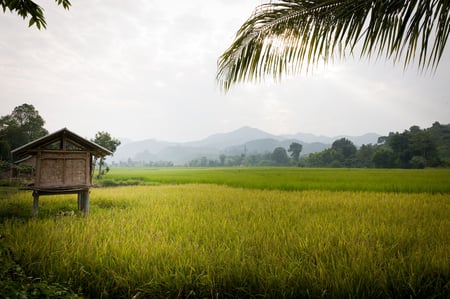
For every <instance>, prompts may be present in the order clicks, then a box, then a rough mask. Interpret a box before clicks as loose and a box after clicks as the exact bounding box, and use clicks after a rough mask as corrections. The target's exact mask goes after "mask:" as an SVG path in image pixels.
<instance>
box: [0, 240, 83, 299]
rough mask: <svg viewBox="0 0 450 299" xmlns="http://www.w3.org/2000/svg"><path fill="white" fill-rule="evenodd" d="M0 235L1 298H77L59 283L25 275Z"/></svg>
mask: <svg viewBox="0 0 450 299" xmlns="http://www.w3.org/2000/svg"><path fill="white" fill-rule="evenodd" d="M4 238H5V236H4V235H0V265H2V266H1V268H0V297H1V298H30V299H31V298H79V297H78V295H77V294H75V293H74V292H73V291H71V290H70V289H69V288H68V287H65V286H63V285H61V284H59V283H56V282H53V283H49V282H47V281H45V280H42V279H40V278H36V277H31V276H27V275H26V274H25V271H24V270H23V269H22V267H21V266H20V265H19V264H17V263H16V262H15V261H14V256H13V253H12V252H11V251H10V250H8V248H7V247H6V245H5V243H6V241H5V240H4Z"/></svg>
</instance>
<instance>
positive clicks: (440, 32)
mask: <svg viewBox="0 0 450 299" xmlns="http://www.w3.org/2000/svg"><path fill="white" fill-rule="evenodd" d="M449 16H450V2H449V1H448V0H421V1H417V0H414V1H408V0H278V1H270V2H269V3H266V4H262V5H260V6H258V7H257V8H256V10H255V11H254V13H253V14H252V16H251V17H250V18H249V19H248V20H247V21H246V22H245V23H244V24H243V25H242V26H241V28H240V29H239V31H238V32H237V34H236V38H235V40H234V42H233V43H232V44H231V46H230V47H229V48H228V49H227V50H226V51H225V52H224V53H223V54H222V55H221V56H220V58H219V60H218V70H217V77H216V78H217V81H218V83H219V85H220V86H221V87H222V88H223V89H224V90H228V89H229V88H230V86H231V85H232V84H235V83H239V82H243V81H260V80H261V79H263V78H264V77H266V76H272V77H273V78H274V79H275V80H278V79H280V78H281V77H282V75H285V74H291V73H299V72H300V71H302V69H304V68H306V69H308V68H310V67H311V66H313V65H317V64H318V62H319V61H321V60H323V61H324V62H325V63H327V62H329V61H333V60H334V59H335V58H336V57H337V58H344V57H345V55H346V54H355V53H354V52H355V51H356V50H357V49H360V50H359V53H356V54H358V55H359V56H361V57H372V56H374V55H375V56H377V57H379V56H384V57H386V58H389V59H392V60H393V61H394V62H398V61H400V60H403V64H404V67H406V66H407V65H409V64H410V63H411V62H413V61H415V60H416V58H417V57H418V66H419V68H421V69H422V70H423V69H428V68H431V69H435V68H437V66H438V64H439V61H440V59H441V56H442V53H443V52H444V48H445V45H446V42H447V38H448V35H449V32H450V17H449ZM357 44H360V45H361V47H356V46H357Z"/></svg>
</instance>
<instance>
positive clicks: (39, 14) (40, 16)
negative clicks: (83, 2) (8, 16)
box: [0, 0, 71, 29]
mask: <svg viewBox="0 0 450 299" xmlns="http://www.w3.org/2000/svg"><path fill="white" fill-rule="evenodd" d="M55 2H56V3H57V4H58V5H62V6H63V7H64V8H65V9H69V7H70V5H71V4H70V1H69V0H55ZM0 6H1V7H2V9H3V12H6V9H8V10H9V11H10V12H16V13H17V14H18V15H19V16H21V17H22V18H23V19H26V18H27V17H28V16H30V21H29V22H28V27H31V26H33V25H36V27H37V28H38V29H41V27H42V28H47V22H46V21H45V17H44V9H43V8H42V7H40V6H39V5H37V4H36V3H35V2H34V1H31V0H0Z"/></svg>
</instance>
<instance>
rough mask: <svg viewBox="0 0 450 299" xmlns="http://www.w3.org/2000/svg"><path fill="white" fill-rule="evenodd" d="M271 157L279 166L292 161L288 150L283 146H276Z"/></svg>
mask: <svg viewBox="0 0 450 299" xmlns="http://www.w3.org/2000/svg"><path fill="white" fill-rule="evenodd" d="M271 159H272V161H273V162H274V163H275V165H277V166H286V165H289V162H290V161H289V157H288V155H287V152H286V150H285V149H284V148H283V147H277V148H275V149H274V150H273V152H272V155H271Z"/></svg>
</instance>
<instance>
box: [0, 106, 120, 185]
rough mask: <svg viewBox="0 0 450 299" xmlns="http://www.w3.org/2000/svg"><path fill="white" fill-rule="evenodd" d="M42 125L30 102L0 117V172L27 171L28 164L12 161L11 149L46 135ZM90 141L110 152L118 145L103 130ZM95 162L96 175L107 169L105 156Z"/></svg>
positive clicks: (117, 142)
mask: <svg viewBox="0 0 450 299" xmlns="http://www.w3.org/2000/svg"><path fill="white" fill-rule="evenodd" d="M44 125H45V121H44V119H43V118H42V117H41V116H40V115H39V111H37V110H36V109H35V108H34V106H33V105H30V104H22V105H20V106H17V107H15V108H14V110H13V111H12V112H11V114H8V115H5V116H1V117H0V174H1V173H5V172H7V173H9V170H10V169H14V170H19V171H24V172H26V171H27V168H29V166H20V165H15V164H14V163H13V160H14V157H13V156H12V155H11V151H12V150H13V149H15V148H18V147H20V146H22V145H25V144H27V143H30V142H32V141H34V140H36V139H38V138H40V137H44V136H46V135H48V131H47V129H45V128H44ZM91 141H92V142H95V143H97V144H99V145H101V146H103V147H104V148H107V149H109V150H110V151H111V152H115V150H116V149H117V147H118V146H119V145H120V141H119V140H118V139H116V138H113V137H111V135H110V134H109V133H108V132H103V131H100V132H97V133H96V134H95V137H94V138H93V139H91ZM95 163H96V165H97V167H98V177H101V176H102V175H103V174H105V173H106V172H107V171H108V170H109V168H108V167H107V165H106V164H105V158H100V159H98V160H97V159H96V160H95ZM22 168H23V169H22Z"/></svg>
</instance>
